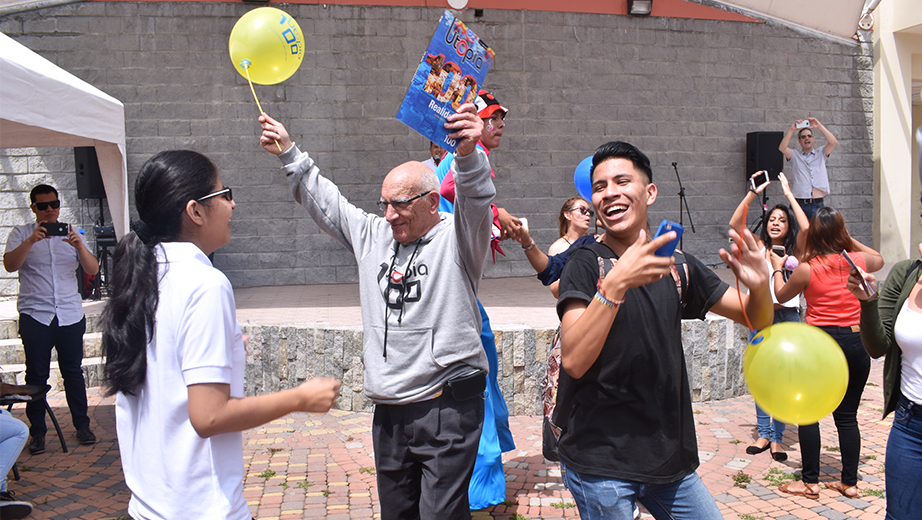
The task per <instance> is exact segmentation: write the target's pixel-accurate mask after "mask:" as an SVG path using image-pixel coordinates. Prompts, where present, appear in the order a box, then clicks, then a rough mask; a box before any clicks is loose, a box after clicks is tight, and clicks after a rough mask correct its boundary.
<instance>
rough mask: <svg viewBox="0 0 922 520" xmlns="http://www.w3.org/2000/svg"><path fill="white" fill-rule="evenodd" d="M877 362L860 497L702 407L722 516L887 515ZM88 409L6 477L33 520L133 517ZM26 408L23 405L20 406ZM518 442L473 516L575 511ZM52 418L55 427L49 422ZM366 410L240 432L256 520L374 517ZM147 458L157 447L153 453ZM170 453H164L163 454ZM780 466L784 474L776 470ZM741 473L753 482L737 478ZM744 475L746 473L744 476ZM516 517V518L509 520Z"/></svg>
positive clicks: (724, 411) (524, 433) (535, 453)
mask: <svg viewBox="0 0 922 520" xmlns="http://www.w3.org/2000/svg"><path fill="white" fill-rule="evenodd" d="M882 366H883V363H882V362H878V361H875V362H874V363H873V366H872V371H871V378H870V382H871V383H869V385H868V387H867V388H866V389H865V393H864V402H863V404H862V406H861V408H860V410H859V418H860V424H861V432H862V437H863V440H862V452H861V453H862V454H861V466H860V469H859V472H860V477H861V479H862V482H860V483H859V487H860V489H861V491H862V494H863V495H864V496H862V497H861V498H859V499H853V500H847V499H845V498H844V497H842V496H840V495H839V494H838V493H836V492H834V491H830V490H826V489H824V490H823V491H822V493H821V496H820V499H819V500H807V499H804V498H797V497H789V496H787V495H783V494H781V493H779V492H778V491H777V484H776V483H774V482H772V481H770V480H768V477H774V476H775V475H778V478H783V476H784V475H786V474H789V473H793V472H796V471H798V470H799V468H800V455H799V453H798V452H797V447H798V445H797V434H796V431H795V430H794V429H789V430H788V431H787V433H786V434H785V446H786V447H787V448H788V452H789V453H790V455H791V457H790V458H789V459H788V461H787V462H784V463H778V462H774V461H772V460H771V458H770V457H769V456H768V452H765V453H763V454H760V455H756V456H750V455H746V452H745V448H746V446H747V445H748V444H749V442H751V440H752V439H753V438H754V433H755V431H754V420H755V413H754V410H753V407H752V400H751V399H750V398H748V397H741V398H737V399H730V400H727V401H720V402H711V403H701V404H697V405H695V412H696V414H697V418H698V437H699V448H700V453H701V460H702V464H701V468H700V469H699V474H700V475H701V478H702V479H703V480H704V482H705V484H706V485H707V487H708V489H710V490H711V493H712V494H713V495H714V497H715V498H716V499H717V502H718V505H719V506H720V509H721V511H722V512H723V514H724V518H726V519H733V520H739V519H741V518H742V519H746V520H754V519H759V518H761V519H764V520H768V519H782V520H796V519H808V518H828V519H833V520H838V519H848V518H860V519H880V518H883V517H884V513H883V512H884V507H885V503H884V499H883V498H881V497H880V496H878V495H882V494H883V493H882V491H883V488H884V482H883V463H884V449H885V446H886V440H887V434H888V432H889V428H890V424H889V421H879V420H878V419H879V417H880V412H879V410H880V408H881V406H882V401H883V396H882V392H881V388H880V386H877V385H879V382H880V381H881V372H882ZM89 399H90V406H91V409H90V413H91V417H92V420H93V427H94V429H95V431H96V434H97V436H98V437H99V442H98V443H97V444H96V445H95V446H91V447H87V446H79V445H78V444H77V441H76V438H75V437H74V430H73V427H72V425H71V421H70V416H69V414H68V412H67V409H66V403H65V401H64V395H63V393H61V392H53V393H52V394H50V396H49V402H50V404H51V406H52V407H53V409H54V410H55V414H56V416H57V417H58V419H59V421H60V422H61V425H62V427H63V429H64V432H65V440H66V441H67V443H68V446H69V448H70V452H69V453H63V452H62V450H61V446H60V443H59V442H58V440H57V438H56V436H54V434H53V431H50V432H49V435H48V437H47V441H48V451H46V452H45V453H44V454H41V455H37V456H30V455H29V454H28V451H27V450H26V451H24V452H23V454H22V455H21V456H20V458H19V464H20V469H21V475H22V480H20V481H19V482H11V483H10V488H11V489H13V490H15V491H16V492H17V493H18V495H19V497H21V498H22V499H25V500H29V501H31V502H33V503H35V507H36V511H35V513H34V515H33V517H34V518H47V519H70V518H81V519H101V518H120V517H122V516H124V515H125V514H126V506H127V502H128V499H129V492H128V490H127V488H126V486H125V484H124V480H123V478H122V473H121V465H120V463H119V458H118V446H117V443H116V437H115V420H114V409H113V401H114V400H113V399H112V398H103V397H102V396H101V395H100V392H99V389H98V388H92V389H90V390H89ZM13 412H14V415H16V416H17V417H19V418H20V419H25V417H23V413H24V407H23V406H17V407H15V408H14V409H13ZM510 422H511V426H512V431H513V434H514V436H515V440H516V444H517V449H516V450H514V451H512V452H510V453H507V454H506V455H505V458H504V459H505V468H506V475H507V481H508V488H507V489H508V490H507V502H506V503H505V504H501V505H498V506H494V507H492V508H489V509H487V510H484V511H478V512H476V513H475V514H474V517H475V518H478V519H484V518H501V519H507V518H516V519H517V520H522V519H532V520H536V519H544V520H560V519H573V518H578V515H577V513H576V508H575V507H573V506H572V503H573V501H572V498H571V497H570V495H569V493H568V492H567V491H566V490H564V489H563V486H562V485H561V483H560V473H559V471H558V470H557V467H556V465H555V464H553V463H551V464H548V463H547V462H546V461H545V460H544V458H543V457H542V456H541V451H540V450H541V448H540V447H541V428H540V421H539V418H538V417H528V416H520V417H512V418H511V420H510ZM821 425H822V429H821V432H822V436H823V446H824V451H823V456H822V465H823V467H822V472H823V474H822V475H821V478H820V480H821V481H827V480H833V479H838V474H839V473H838V468H839V454H838V452H837V451H835V446H837V444H838V442H837V440H836V436H835V427H834V426H833V425H832V419H831V418H827V419H824V420H823V421H821ZM49 426H50V424H49ZM370 430H371V416H370V415H369V414H364V413H351V412H349V413H346V412H338V411H333V412H331V413H329V414H306V413H301V414H294V415H291V416H289V417H286V418H284V419H281V420H278V421H275V422H273V423H272V424H270V425H267V426H266V427H263V428H259V429H256V430H250V431H248V432H246V433H245V434H244V443H245V464H246V466H247V477H246V482H245V483H244V494H245V496H246V499H247V501H248V502H249V504H250V509H251V511H252V512H253V514H254V515H255V516H256V517H257V518H258V519H259V520H271V519H295V518H329V519H331V520H337V519H344V520H345V519H361V518H374V517H376V516H377V514H378V501H377V495H376V488H375V477H374V463H373V461H372V460H373V459H372V447H371V438H370ZM152 456H158V455H154V454H152ZM162 456H169V454H162ZM779 472H780V473H779ZM737 475H740V476H744V477H748V479H747V480H749V479H751V480H750V481H749V482H748V483H747V484H746V487H745V488H743V487H738V486H737V485H735V480H736V479H735V478H734V477H736V476H737ZM737 478H740V477H737ZM513 515H520V516H518V517H514V516H513Z"/></svg>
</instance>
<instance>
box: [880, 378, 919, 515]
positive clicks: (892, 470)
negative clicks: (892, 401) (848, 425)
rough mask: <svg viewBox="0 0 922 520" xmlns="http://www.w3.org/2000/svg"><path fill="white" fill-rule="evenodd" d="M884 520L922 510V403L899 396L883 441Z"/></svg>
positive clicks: (917, 512)
mask: <svg viewBox="0 0 922 520" xmlns="http://www.w3.org/2000/svg"><path fill="white" fill-rule="evenodd" d="M886 466H887V520H909V519H911V518H918V516H916V515H918V514H919V512H920V511H922V493H919V481H920V480H922V405H918V404H914V403H913V402H912V401H910V400H908V399H906V398H905V397H903V396H900V401H899V404H897V406H896V412H895V415H894V417H893V428H891V429H890V439H889V440H888V441H887V462H886Z"/></svg>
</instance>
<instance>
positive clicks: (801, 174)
mask: <svg viewBox="0 0 922 520" xmlns="http://www.w3.org/2000/svg"><path fill="white" fill-rule="evenodd" d="M814 130H819V131H820V132H822V133H823V137H824V138H826V146H824V147H823V149H822V150H816V149H814V135H813V131H814ZM795 131H797V140H798V141H799V142H800V148H801V151H799V152H795V151H794V150H792V149H790V148H788V143H789V142H790V141H791V137H792V136H793V135H794V132H795ZM837 144H839V140H838V139H836V136H834V135H832V132H830V131H829V130H827V129H826V127H825V126H823V124H822V123H820V122H819V121H817V119H816V118H815V117H808V118H807V119H798V120H797V121H794V122H793V123H791V127H790V128H788V131H787V133H785V134H784V137H783V138H782V139H781V144H780V145H779V146H778V149H779V150H780V151H781V153H783V154H784V158H785V159H786V160H787V161H788V162H789V163H791V167H790V168H789V173H790V179H791V191H792V192H794V198H795V199H797V203H798V204H800V208H801V209H803V210H804V213H805V214H806V215H807V218H808V219H812V218H813V214H814V213H816V210H818V209H819V208H821V207H822V206H823V197H825V196H826V194H828V193H829V175H828V174H827V172H826V158H827V157H829V154H831V153H832V149H833V148H835V147H836V145H837Z"/></svg>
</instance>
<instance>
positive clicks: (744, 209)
mask: <svg viewBox="0 0 922 520" xmlns="http://www.w3.org/2000/svg"><path fill="white" fill-rule="evenodd" d="M760 173H761V172H755V173H753V174H752V175H750V176H749V177H750V178H753V177H755V176H756V175H759V174H760ZM765 178H766V179H768V175H766V176H765ZM769 184H771V181H768V180H766V181H765V182H763V183H762V184H760V185H758V186H756V189H755V191H752V188H750V189H749V191H747V192H746V196H745V197H743V200H742V201H741V202H740V203H739V206H737V207H736V211H734V212H733V216H731V217H730V229H734V230H736V232H737V233H741V232H742V230H743V228H744V227H745V226H746V214H747V213H748V212H749V206H751V205H752V203H753V201H755V200H756V197H757V196H758V195H759V194H760V193H762V192H763V191H765V188H767V187H768V185H769Z"/></svg>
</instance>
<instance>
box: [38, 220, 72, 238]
mask: <svg viewBox="0 0 922 520" xmlns="http://www.w3.org/2000/svg"><path fill="white" fill-rule="evenodd" d="M42 227H43V228H45V234H46V235H47V236H50V237H66V236H67V233H68V232H70V226H68V225H67V224H65V223H63V222H42Z"/></svg>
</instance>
